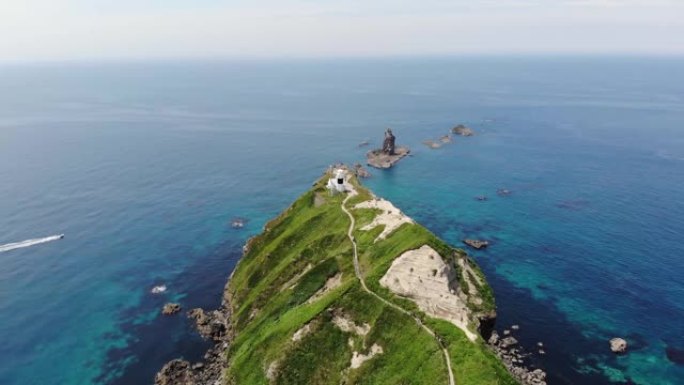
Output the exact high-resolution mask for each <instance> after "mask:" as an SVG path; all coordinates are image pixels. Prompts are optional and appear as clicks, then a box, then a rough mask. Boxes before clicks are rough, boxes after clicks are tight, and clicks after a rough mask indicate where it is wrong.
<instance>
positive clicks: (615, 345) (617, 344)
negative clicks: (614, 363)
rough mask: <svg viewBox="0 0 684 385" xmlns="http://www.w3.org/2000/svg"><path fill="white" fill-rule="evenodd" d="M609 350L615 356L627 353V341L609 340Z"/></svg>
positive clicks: (620, 339) (619, 339)
mask: <svg viewBox="0 0 684 385" xmlns="http://www.w3.org/2000/svg"><path fill="white" fill-rule="evenodd" d="M610 350H611V351H612V352H613V353H616V354H622V353H625V352H626V351H627V341H625V340H624V339H622V338H613V339H611V340H610Z"/></svg>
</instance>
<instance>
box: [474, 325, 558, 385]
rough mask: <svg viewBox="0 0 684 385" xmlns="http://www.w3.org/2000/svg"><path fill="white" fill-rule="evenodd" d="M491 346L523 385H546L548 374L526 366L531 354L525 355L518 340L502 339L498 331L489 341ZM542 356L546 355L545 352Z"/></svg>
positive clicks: (513, 338)
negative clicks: (526, 360)
mask: <svg viewBox="0 0 684 385" xmlns="http://www.w3.org/2000/svg"><path fill="white" fill-rule="evenodd" d="M487 343H488V344H489V346H490V347H491V348H492V350H494V354H496V356H497V357H499V359H500V360H501V362H502V363H503V365H504V366H505V367H506V369H508V371H509V372H510V373H511V374H512V375H513V377H515V378H516V379H517V380H518V381H520V383H521V384H523V385H546V372H544V371H543V370H541V369H538V368H533V367H529V366H526V365H525V359H526V358H527V357H529V356H530V354H525V353H524V352H523V349H522V347H520V346H519V343H518V340H517V339H516V338H515V337H513V336H511V335H509V336H507V337H505V338H500V337H499V335H498V333H497V332H496V331H493V332H492V334H491V336H490V337H489V339H488V340H487ZM539 354H540V355H544V354H546V353H545V352H544V351H543V350H540V351H539Z"/></svg>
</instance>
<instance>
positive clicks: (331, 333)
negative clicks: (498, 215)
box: [157, 169, 518, 385]
mask: <svg viewBox="0 0 684 385" xmlns="http://www.w3.org/2000/svg"><path fill="white" fill-rule="evenodd" d="M333 172H334V171H333V170H330V171H328V172H327V173H326V174H325V175H324V176H323V177H322V178H321V179H320V180H318V181H317V182H316V183H315V184H314V185H313V187H312V188H311V189H310V190H309V191H307V192H306V193H305V194H304V195H302V196H301V197H300V198H299V199H297V200H296V201H295V202H294V203H293V204H292V205H291V206H290V207H289V208H287V209H286V210H285V211H284V212H283V213H282V214H280V215H279V216H278V217H277V218H275V219H273V220H272V221H271V222H269V223H268V224H267V225H266V226H265V228H264V231H263V233H261V234H260V235H258V236H256V237H254V238H252V239H250V241H249V242H248V243H247V245H246V246H245V253H244V256H243V258H242V260H241V261H240V263H239V264H238V265H237V267H236V268H235V271H234V272H233V274H232V276H231V278H230V280H229V282H228V284H227V286H226V289H225V293H224V307H223V309H220V310H218V311H214V312H213V313H206V314H205V313H203V312H202V311H201V310H199V313H201V314H199V315H198V314H194V315H193V316H194V317H195V318H196V319H197V321H198V326H199V327H200V331H202V327H203V326H204V327H205V331H207V330H206V328H209V329H212V327H211V325H212V323H213V325H214V327H213V333H214V338H215V339H216V340H217V341H220V342H219V343H218V344H217V347H216V348H215V350H214V352H213V353H210V354H208V356H209V364H207V365H205V364H202V366H201V367H199V366H197V365H193V366H192V367H190V365H189V363H186V362H185V361H181V360H175V361H172V362H170V363H169V364H167V366H165V368H164V369H163V370H162V372H160V374H158V376H157V383H158V384H175V383H184V384H194V383H197V384H202V383H212V382H210V381H214V380H218V381H219V383H223V384H234V385H251V384H254V385H256V384H260V385H266V384H335V385H337V384H374V385H380V384H430V385H433V384H456V383H457V384H459V385H471V384H472V385H476V384H477V385H480V384H492V385H493V384H517V383H518V382H517V381H516V380H515V379H514V378H513V377H512V376H511V375H510V374H509V371H508V370H507V369H506V368H505V367H504V365H503V364H502V362H501V361H500V360H499V359H498V358H497V356H496V355H495V353H494V352H493V351H492V350H491V349H490V348H489V347H488V346H487V345H486V343H485V341H484V340H483V339H482V337H481V336H480V329H481V328H487V327H491V324H492V321H493V318H494V317H495V315H496V312H495V303H494V297H493V293H492V290H491V288H490V287H489V286H488V284H487V282H486V280H485V278H484V276H483V274H482V272H481V271H480V270H479V268H478V267H477V265H476V264H475V263H474V261H473V260H472V259H470V258H469V257H468V256H467V254H466V253H465V252H464V251H463V250H461V249H457V248H453V247H451V246H449V245H448V244H446V243H445V242H443V241H441V240H440V239H438V238H437V237H436V236H435V235H434V234H432V233H431V232H430V231H428V230H427V229H426V228H424V227H423V226H421V225H419V224H417V223H415V222H414V221H413V220H412V219H411V218H409V217H407V216H405V215H404V214H403V213H402V212H401V211H400V210H399V209H397V208H396V207H394V206H393V205H392V204H391V203H390V202H388V201H386V200H384V199H381V198H378V197H375V196H374V195H373V194H372V193H371V192H370V191H369V190H367V189H366V188H364V187H363V186H362V185H361V184H360V183H359V181H358V180H357V179H356V177H355V176H354V175H353V173H352V172H351V171H349V170H348V169H344V175H345V176H344V180H343V181H340V183H343V184H344V186H343V190H344V192H339V191H335V189H334V188H332V189H331V188H330V183H333V181H336V180H340V179H338V178H337V177H338V176H339V175H333V174H332V173H333ZM333 176H334V177H333ZM212 314H213V315H212ZM217 319H218V321H217ZM220 322H223V324H222V325H224V326H221V325H219V326H220V327H217V326H216V325H217V323H220ZM207 334H209V335H211V334H212V331H211V330H209V331H207ZM183 381H185V382H183ZM204 381H207V382H204Z"/></svg>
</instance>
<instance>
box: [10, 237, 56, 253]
mask: <svg viewBox="0 0 684 385" xmlns="http://www.w3.org/2000/svg"><path fill="white" fill-rule="evenodd" d="M62 238H64V234H59V235H51V236H49V237H45V238H36V239H27V240H25V241H21V242H14V243H8V244H5V245H0V253H4V252H5V251H10V250H14V249H22V248H24V247H30V246H34V245H39V244H41V243H47V242H52V241H57V240H60V239H62Z"/></svg>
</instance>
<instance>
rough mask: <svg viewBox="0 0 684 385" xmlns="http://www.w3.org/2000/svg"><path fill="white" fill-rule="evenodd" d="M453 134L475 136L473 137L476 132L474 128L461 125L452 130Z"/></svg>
mask: <svg viewBox="0 0 684 385" xmlns="http://www.w3.org/2000/svg"><path fill="white" fill-rule="evenodd" d="M451 132H453V133H454V134H456V135H461V136H473V135H475V131H473V129H472V128H470V127H466V126H464V125H462V124H459V125H458V126H456V127H454V128H452V129H451Z"/></svg>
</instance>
